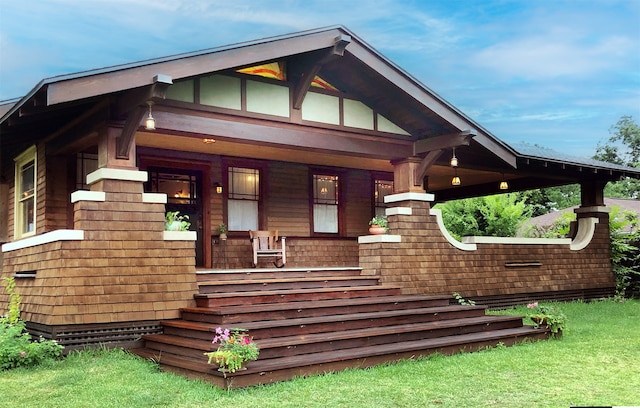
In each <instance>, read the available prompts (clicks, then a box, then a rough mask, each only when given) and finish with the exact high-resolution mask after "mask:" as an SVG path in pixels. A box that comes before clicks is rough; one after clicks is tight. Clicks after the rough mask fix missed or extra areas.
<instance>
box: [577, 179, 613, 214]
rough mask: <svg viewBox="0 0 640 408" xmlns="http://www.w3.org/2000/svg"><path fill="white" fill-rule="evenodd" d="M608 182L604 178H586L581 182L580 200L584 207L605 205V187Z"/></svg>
mask: <svg viewBox="0 0 640 408" xmlns="http://www.w3.org/2000/svg"><path fill="white" fill-rule="evenodd" d="M606 184H607V182H606V181H603V180H586V181H582V182H581V183H580V200H581V203H580V204H581V206H582V207H593V206H603V205H604V187H605V186H606Z"/></svg>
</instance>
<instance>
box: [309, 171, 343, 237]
mask: <svg viewBox="0 0 640 408" xmlns="http://www.w3.org/2000/svg"><path fill="white" fill-rule="evenodd" d="M313 232H319V233H332V234H337V233H338V176H335V175H320V174H314V175H313Z"/></svg>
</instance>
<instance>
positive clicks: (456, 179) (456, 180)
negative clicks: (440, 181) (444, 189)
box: [451, 167, 460, 186]
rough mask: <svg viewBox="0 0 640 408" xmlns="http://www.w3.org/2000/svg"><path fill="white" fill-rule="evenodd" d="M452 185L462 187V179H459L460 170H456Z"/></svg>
mask: <svg viewBox="0 0 640 408" xmlns="http://www.w3.org/2000/svg"><path fill="white" fill-rule="evenodd" d="M451 185H452V186H459V185H460V177H458V168H457V167H456V168H455V173H454V175H453V178H452V179H451Z"/></svg>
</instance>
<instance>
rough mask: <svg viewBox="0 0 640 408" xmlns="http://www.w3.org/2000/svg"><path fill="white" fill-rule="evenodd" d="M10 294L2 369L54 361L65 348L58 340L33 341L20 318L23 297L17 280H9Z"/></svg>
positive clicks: (2, 327)
mask: <svg viewBox="0 0 640 408" xmlns="http://www.w3.org/2000/svg"><path fill="white" fill-rule="evenodd" d="M5 288H6V290H7V293H9V312H8V313H7V314H6V315H5V316H3V317H0V370H8V369H11V368H16V367H31V366H35V365H38V364H41V363H43V362H45V361H50V360H53V359H55V358H57V357H59V356H60V355H61V354H62V349H63V348H64V347H63V346H61V345H59V344H58V343H57V342H56V341H55V340H46V339H44V338H43V337H40V338H39V339H38V340H37V341H33V340H32V338H31V335H30V334H29V333H28V332H27V330H26V324H25V322H24V321H23V320H21V319H20V295H19V294H18V293H17V292H16V291H15V282H14V280H13V278H5Z"/></svg>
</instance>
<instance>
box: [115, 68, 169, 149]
mask: <svg viewBox="0 0 640 408" xmlns="http://www.w3.org/2000/svg"><path fill="white" fill-rule="evenodd" d="M171 84H173V80H172V79H171V77H170V76H168V75H163V74H158V75H156V76H154V77H153V83H152V84H151V85H149V86H146V87H142V88H138V89H135V90H133V91H131V92H129V93H128V94H126V95H125V96H124V97H122V98H121V99H120V100H119V101H118V103H117V104H116V107H115V109H114V116H116V117H119V116H123V115H126V116H127V119H126V120H125V122H124V127H123V128H122V134H121V135H120V137H119V138H118V140H117V143H116V158H117V159H128V158H129V151H130V149H131V143H132V142H133V135H134V134H135V133H136V130H137V129H138V127H140V121H141V120H142V118H143V117H144V114H145V113H146V112H147V109H148V108H147V101H155V100H159V99H164V98H165V96H166V93H167V89H169V85H171Z"/></svg>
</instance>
